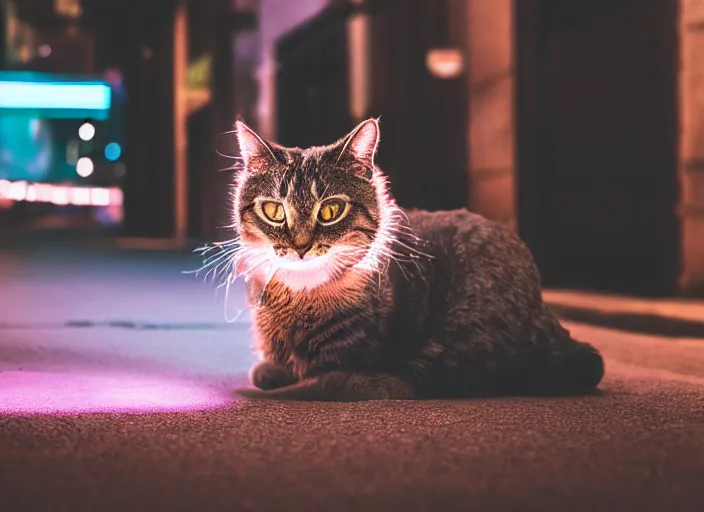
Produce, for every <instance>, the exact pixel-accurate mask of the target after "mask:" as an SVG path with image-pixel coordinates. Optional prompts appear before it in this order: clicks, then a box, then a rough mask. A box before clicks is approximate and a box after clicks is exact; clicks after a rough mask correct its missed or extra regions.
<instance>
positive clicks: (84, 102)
mask: <svg viewBox="0 0 704 512" xmlns="http://www.w3.org/2000/svg"><path fill="white" fill-rule="evenodd" d="M111 93H112V91H111V89H110V85H108V84H107V83H106V82H102V81H90V80H76V79H75V78H73V77H60V76H58V75H50V74H44V73H34V72H2V73H0V110H1V109H8V110H23V111H40V112H42V113H44V114H49V117H56V114H58V113H59V112H61V113H62V115H66V116H67V117H95V118H96V119H102V118H105V117H106V115H107V112H108V111H109V110H110V106H111V100H112V94H111ZM52 114H53V115H52Z"/></svg>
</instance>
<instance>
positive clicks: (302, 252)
mask: <svg viewBox="0 0 704 512" xmlns="http://www.w3.org/2000/svg"><path fill="white" fill-rule="evenodd" d="M311 247H313V244H306V245H303V246H297V247H294V248H293V250H294V251H296V252H297V253H298V255H299V256H300V257H301V259H303V256H305V255H306V253H307V252H308V251H310V249H311Z"/></svg>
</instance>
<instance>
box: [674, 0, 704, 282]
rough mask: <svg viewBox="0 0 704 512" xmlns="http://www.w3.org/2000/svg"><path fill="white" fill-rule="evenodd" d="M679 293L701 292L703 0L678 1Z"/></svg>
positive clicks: (703, 248) (703, 265)
mask: <svg viewBox="0 0 704 512" xmlns="http://www.w3.org/2000/svg"><path fill="white" fill-rule="evenodd" d="M679 29H680V53H681V56H680V180H681V181H680V182H681V186H682V190H681V208H680V212H681V215H682V259H683V273H682V276H681V279H680V288H681V290H682V292H683V293H704V0H680V27H679Z"/></svg>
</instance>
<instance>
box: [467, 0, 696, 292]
mask: <svg viewBox="0 0 704 512" xmlns="http://www.w3.org/2000/svg"><path fill="white" fill-rule="evenodd" d="M467 2H468V4H467V5H468V8H467V26H468V30H467V51H468V62H469V72H468V75H469V97H470V101H469V108H468V110H469V112H468V117H469V130H468V138H469V147H470V151H469V157H468V158H469V166H468V167H469V175H470V180H469V191H468V203H469V205H470V207H471V208H472V209H474V210H475V211H477V212H479V213H481V214H483V215H485V216H487V217H489V218H492V219H495V220H498V221H500V222H503V223H505V224H507V225H509V226H511V227H512V228H514V229H516V230H517V231H518V232H519V233H520V234H521V236H522V237H523V238H524V239H526V241H527V242H528V243H529V245H530V246H531V248H532V249H533V251H534V252H535V253H536V257H537V259H538V261H539V264H540V266H541V270H543V272H544V274H545V278H546V284H548V285H555V286H574V287H581V288H596V289H606V290H610V291H616V292H629V293H635V294H642V295H672V294H680V295H700V294H702V293H703V292H704V1H703V0H678V2H671V1H668V0H642V1H639V2H631V1H628V0H618V1H616V0H612V1H609V2H606V1H601V0H594V1H592V2H572V1H562V2H556V1H554V0H492V1H491V2H487V1H485V0H467ZM587 4H588V5H587ZM568 276H577V277H575V278H570V277H568Z"/></svg>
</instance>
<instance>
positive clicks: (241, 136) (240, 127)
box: [235, 119, 277, 168]
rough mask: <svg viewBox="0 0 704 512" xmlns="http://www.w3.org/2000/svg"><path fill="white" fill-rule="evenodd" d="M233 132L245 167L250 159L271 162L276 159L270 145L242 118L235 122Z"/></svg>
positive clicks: (250, 161) (249, 162)
mask: <svg viewBox="0 0 704 512" xmlns="http://www.w3.org/2000/svg"><path fill="white" fill-rule="evenodd" d="M235 133H236V134H237V143H238V144H239V147H240V156H242V159H243V160H244V165H245V167H247V168H249V167H250V164H251V163H252V161H253V160H256V159H262V160H265V161H267V160H268V161H270V162H271V163H273V162H276V161H277V159H276V155H274V152H273V150H272V149H271V146H269V144H268V143H267V142H266V141H265V140H264V139H262V138H261V137H260V136H259V135H257V133H256V132H255V131H254V130H252V129H251V128H250V127H249V126H247V125H246V124H245V122H244V121H242V119H237V121H236V122H235Z"/></svg>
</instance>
